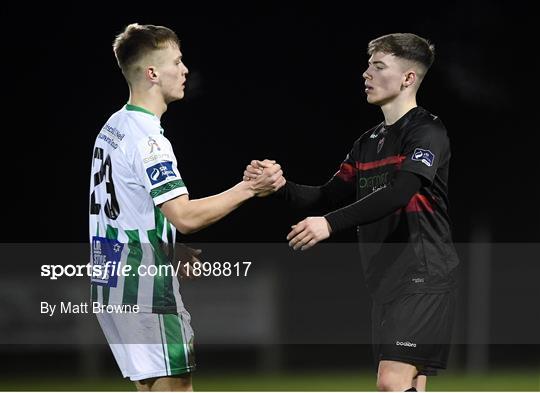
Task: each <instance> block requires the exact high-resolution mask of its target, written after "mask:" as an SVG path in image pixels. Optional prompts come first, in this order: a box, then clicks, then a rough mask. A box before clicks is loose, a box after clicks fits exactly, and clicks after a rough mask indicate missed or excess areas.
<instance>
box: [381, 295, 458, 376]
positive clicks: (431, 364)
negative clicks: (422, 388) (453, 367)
mask: <svg viewBox="0 0 540 393" xmlns="http://www.w3.org/2000/svg"><path fill="white" fill-rule="evenodd" d="M453 318H454V296H453V293H441V294H439V293H434V294H432V293H418V294H407V295H404V296H403V297H400V298H399V299H396V300H395V301H394V302H392V303H391V304H388V305H387V306H386V308H385V309H384V315H383V317H382V318H381V321H380V324H379V330H380V332H379V336H380V337H379V342H378V343H377V345H378V349H379V353H378V356H379V361H380V360H395V361H401V362H406V363H408V364H412V365H414V366H416V368H417V369H418V371H419V374H422V375H434V374H435V370H436V369H439V368H446V363H447V360H448V354H449V348H450V339H451V329H452V322H453Z"/></svg>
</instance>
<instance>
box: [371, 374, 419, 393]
mask: <svg viewBox="0 0 540 393" xmlns="http://www.w3.org/2000/svg"><path fill="white" fill-rule="evenodd" d="M411 386H412V381H411V380H410V378H406V377H404V376H403V375H400V374H398V373H394V372H384V371H383V372H380V373H379V376H378V378H377V390H378V391H379V392H403V391H405V390H407V389H409V388H410V387H411Z"/></svg>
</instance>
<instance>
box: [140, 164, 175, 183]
mask: <svg viewBox="0 0 540 393" xmlns="http://www.w3.org/2000/svg"><path fill="white" fill-rule="evenodd" d="M146 174H147V175H148V178H149V179H150V183H152V185H154V184H158V183H161V182H162V181H165V180H168V179H175V178H176V177H177V176H176V173H174V170H173V163H172V162H171V161H163V162H160V163H158V164H156V165H152V166H151V167H149V168H146Z"/></svg>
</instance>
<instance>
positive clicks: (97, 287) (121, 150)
mask: <svg viewBox="0 0 540 393" xmlns="http://www.w3.org/2000/svg"><path fill="white" fill-rule="evenodd" d="M182 194H187V189H186V187H185V185H184V182H183V181H182V178H181V176H180V172H179V171H178V168H177V162H176V157H175V155H174V153H173V150H172V146H171V144H170V142H169V141H168V140H167V138H165V137H164V136H163V128H161V124H160V121H159V118H158V117H157V116H155V115H154V114H152V113H151V112H149V111H147V110H146V109H144V108H140V107H136V106H133V105H129V104H128V105H126V106H124V107H123V108H122V109H121V110H119V111H118V112H116V113H115V114H113V115H112V116H111V117H110V118H109V120H107V122H106V123H105V125H104V126H103V128H102V129H101V131H100V132H99V134H98V136H97V138H96V142H95V145H94V150H93V158H92V172H91V179H90V242H91V250H92V251H91V259H92V261H91V262H92V264H93V266H94V267H95V266H97V267H100V266H101V267H102V269H101V270H100V271H99V270H96V269H93V276H92V291H91V292H92V295H91V296H92V301H97V302H100V303H102V304H105V305H108V304H116V305H138V306H139V309H140V311H141V312H154V313H178V312H180V311H181V310H182V309H183V304H182V299H181V297H180V292H179V284H178V279H177V277H176V276H174V275H172V274H171V272H170V271H169V272H168V274H163V273H164V269H161V272H162V274H156V272H157V270H158V269H157V268H158V267H159V266H163V265H169V264H171V262H172V254H173V249H174V242H175V236H176V229H175V228H174V227H173V226H172V224H171V223H169V222H168V221H167V219H166V218H165V217H164V216H163V214H162V213H161V210H159V208H157V207H156V206H157V205H159V204H161V203H163V202H166V201H168V200H170V199H172V198H175V197H177V196H179V195H182ZM151 265H154V267H153V268H149V266H151ZM125 266H130V268H128V269H129V272H128V274H122V269H125V268H124V267H125ZM175 268H176V266H175Z"/></svg>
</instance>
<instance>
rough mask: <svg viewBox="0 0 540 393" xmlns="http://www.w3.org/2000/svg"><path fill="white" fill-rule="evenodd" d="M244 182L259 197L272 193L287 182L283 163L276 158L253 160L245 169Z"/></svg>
mask: <svg viewBox="0 0 540 393" xmlns="http://www.w3.org/2000/svg"><path fill="white" fill-rule="evenodd" d="M243 180H244V182H246V183H247V184H248V185H249V188H250V189H251V191H253V192H254V193H255V195H256V196H258V197H265V196H267V195H270V194H272V193H274V192H276V191H277V190H279V189H280V188H281V187H283V186H284V185H285V183H286V180H285V178H284V177H283V171H282V170H281V165H279V164H277V163H276V162H275V161H274V160H263V161H259V160H253V161H251V163H250V164H249V165H248V166H247V167H246V170H245V171H244V178H243Z"/></svg>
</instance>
